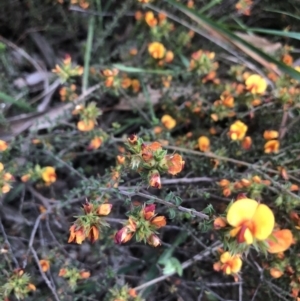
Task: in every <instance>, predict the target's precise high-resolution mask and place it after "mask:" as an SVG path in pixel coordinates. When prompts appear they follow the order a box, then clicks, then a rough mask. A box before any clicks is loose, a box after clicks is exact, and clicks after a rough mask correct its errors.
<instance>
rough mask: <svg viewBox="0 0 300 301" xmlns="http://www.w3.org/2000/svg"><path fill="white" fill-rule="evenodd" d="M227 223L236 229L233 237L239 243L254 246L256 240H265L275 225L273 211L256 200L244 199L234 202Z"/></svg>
mask: <svg viewBox="0 0 300 301" xmlns="http://www.w3.org/2000/svg"><path fill="white" fill-rule="evenodd" d="M227 222H228V224H229V225H231V226H233V227H234V228H233V229H232V230H231V231H230V235H231V237H237V241H238V242H239V243H244V242H245V243H246V244H248V245H250V244H252V243H253V241H254V240H255V239H257V240H259V241H260V240H265V239H267V238H268V237H269V235H270V234H271V233H272V230H273V228H274V224H275V218H274V214H273V212H272V211H271V209H270V208H269V207H268V206H266V205H264V204H260V203H258V202H257V201H255V200H252V199H248V198H244V199H239V200H237V201H236V202H234V203H233V204H232V205H231V206H230V208H229V210H228V212H227Z"/></svg>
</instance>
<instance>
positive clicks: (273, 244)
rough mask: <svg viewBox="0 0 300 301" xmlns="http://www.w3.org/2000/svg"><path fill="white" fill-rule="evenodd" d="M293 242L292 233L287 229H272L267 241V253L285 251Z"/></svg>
mask: <svg viewBox="0 0 300 301" xmlns="http://www.w3.org/2000/svg"><path fill="white" fill-rule="evenodd" d="M293 242H294V238H293V234H292V232H291V231H290V230H289V229H282V230H276V231H274V232H273V233H272V234H271V236H270V237H269V239H268V240H267V243H268V245H269V247H268V252H269V253H280V252H284V251H286V250H287V249H288V248H289V247H290V246H291V244H292V243H293Z"/></svg>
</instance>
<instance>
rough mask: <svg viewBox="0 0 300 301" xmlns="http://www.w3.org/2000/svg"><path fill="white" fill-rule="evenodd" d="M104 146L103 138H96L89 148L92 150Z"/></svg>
mask: <svg viewBox="0 0 300 301" xmlns="http://www.w3.org/2000/svg"><path fill="white" fill-rule="evenodd" d="M101 144H102V138H101V137H95V138H93V139H92V140H91V142H90V144H89V146H88V147H87V149H88V150H92V149H98V148H99V147H100V146H101Z"/></svg>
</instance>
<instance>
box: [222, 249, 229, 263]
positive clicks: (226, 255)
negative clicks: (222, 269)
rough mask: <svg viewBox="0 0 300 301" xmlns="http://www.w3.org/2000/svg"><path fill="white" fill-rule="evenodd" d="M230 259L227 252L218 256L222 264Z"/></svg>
mask: <svg viewBox="0 0 300 301" xmlns="http://www.w3.org/2000/svg"><path fill="white" fill-rule="evenodd" d="M230 259H231V255H230V253H229V252H225V253H223V254H222V255H221V256H220V261H221V262H222V263H226V262H227V261H229V260H230Z"/></svg>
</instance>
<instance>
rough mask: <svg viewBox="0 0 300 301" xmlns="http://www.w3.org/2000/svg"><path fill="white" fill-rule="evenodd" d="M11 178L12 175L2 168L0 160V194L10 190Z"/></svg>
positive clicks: (12, 178)
mask: <svg viewBox="0 0 300 301" xmlns="http://www.w3.org/2000/svg"><path fill="white" fill-rule="evenodd" d="M13 180H14V177H13V175H12V174H10V173H9V172H7V171H6V170H5V169H4V165H3V164H2V163H1V162H0V196H1V194H5V193H8V192H9V191H10V189H11V182H12V181H13Z"/></svg>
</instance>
